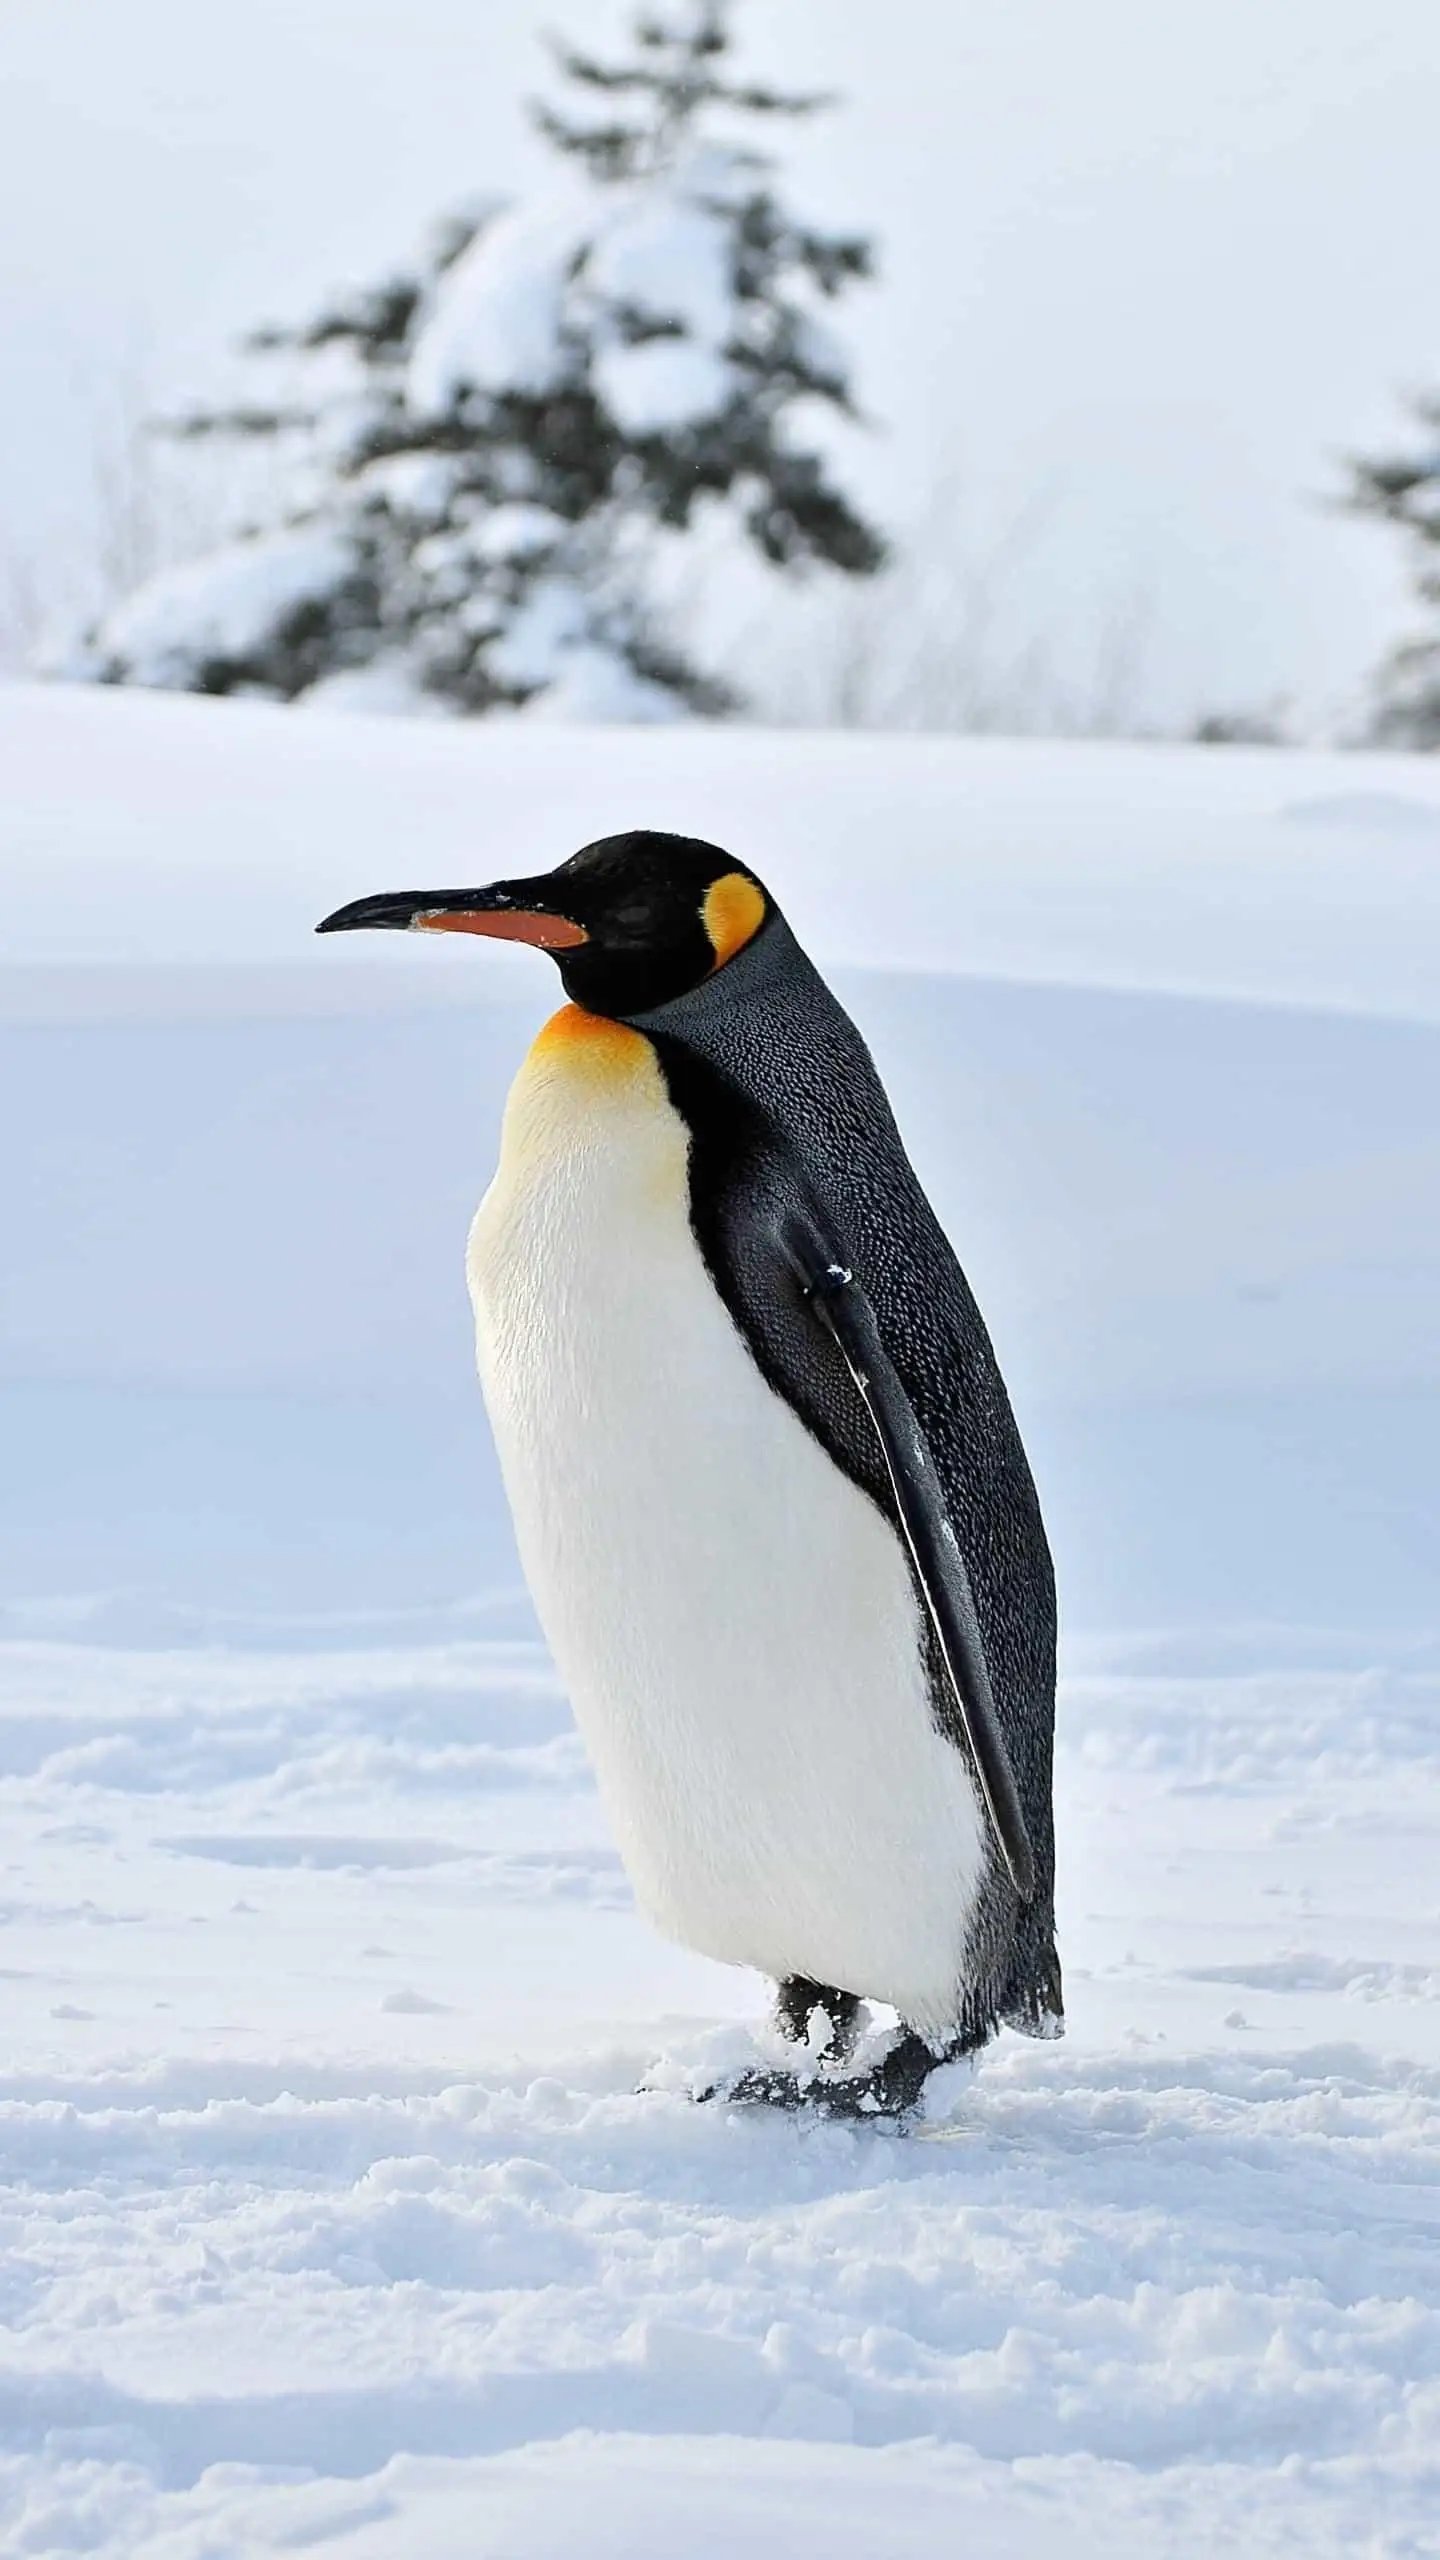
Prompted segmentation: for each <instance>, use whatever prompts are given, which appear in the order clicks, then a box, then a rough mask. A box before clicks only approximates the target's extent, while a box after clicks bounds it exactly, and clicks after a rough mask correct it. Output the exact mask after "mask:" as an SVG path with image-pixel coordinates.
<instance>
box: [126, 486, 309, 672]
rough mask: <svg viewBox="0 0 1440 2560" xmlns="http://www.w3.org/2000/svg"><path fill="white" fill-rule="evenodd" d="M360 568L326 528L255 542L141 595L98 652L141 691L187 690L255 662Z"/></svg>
mask: <svg viewBox="0 0 1440 2560" xmlns="http://www.w3.org/2000/svg"><path fill="white" fill-rule="evenodd" d="M354 565H355V552H354V546H353V544H352V543H350V542H348V541H347V540H345V539H344V538H343V537H342V536H340V535H338V534H335V533H331V532H328V531H326V530H324V529H323V528H320V527H306V526H299V527H296V528H295V529H294V530H292V531H288V532H284V533H267V534H256V535H254V536H252V537H251V538H249V539H247V540H245V541H241V542H232V543H228V544H227V545H226V546H225V547H224V548H223V549H222V550H219V551H214V552H211V553H210V554H208V556H207V557H206V558H205V559H204V560H196V561H189V562H187V563H186V564H185V566H184V567H182V568H178V569H167V570H164V571H162V572H161V574H160V575H159V576H158V577H156V578H152V579H150V580H149V581H148V582H147V584H146V585H144V586H143V587H139V588H137V589H136V591H135V593H134V595H132V596H129V597H127V599H126V601H125V602H124V604H122V605H118V606H117V607H116V609H115V611H114V612H113V613H111V614H109V615H108V616H107V617H106V619H105V620H104V621H103V622H102V623H101V625H100V627H99V630H98V632H97V634H96V646H97V648H98V651H99V654H100V655H101V657H102V658H103V657H106V656H110V655H114V656H116V657H121V658H123V659H124V660H125V662H126V664H127V667H128V669H129V670H130V680H131V681H132V682H133V683H136V684H144V685H154V686H157V687H158V688H160V689H161V690H165V689H167V688H169V689H173V690H175V691H177V692H178V691H183V690H185V689H186V688H187V687H188V686H189V685H190V684H192V683H193V681H194V678H195V675H196V672H197V670H198V669H199V668H201V667H203V666H204V665H205V664H206V663H207V662H208V661H211V660H224V661H227V662H232V663H238V664H243V663H244V662H245V661H246V660H247V659H249V658H251V657H253V656H254V655H255V654H256V652H257V651H258V650H260V649H261V648H262V647H263V645H264V644H265V643H266V642H267V641H268V639H269V638H270V636H271V635H272V634H273V632H274V630H275V628H276V626H277V624H280V625H284V624H285V623H287V622H288V621H290V620H291V619H292V618H293V617H294V616H295V615H297V614H300V613H303V612H304V611H305V610H306V608H307V607H309V606H312V605H314V604H317V603H322V602H324V601H325V600H326V599H327V598H328V597H330V596H333V595H334V594H335V592H336V590H337V589H338V588H340V587H342V586H343V585H344V584H345V582H346V580H347V578H349V577H350V576H351V575H352V574H353V571H354Z"/></svg>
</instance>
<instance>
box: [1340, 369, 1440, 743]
mask: <svg viewBox="0 0 1440 2560" xmlns="http://www.w3.org/2000/svg"><path fill="white" fill-rule="evenodd" d="M1412 409H1413V415H1414V418H1415V422H1416V426H1417V428H1418V430H1419V434H1420V438H1421V442H1420V444H1419V446H1418V449H1417V450H1415V451H1412V452H1410V453H1406V454H1398V453H1396V454H1382V455H1379V456H1378V457H1372V458H1370V459H1368V460H1367V459H1363V458H1362V459H1357V460H1356V461H1354V462H1352V464H1351V467H1350V488H1349V492H1348V495H1347V500H1346V503H1347V505H1348V506H1349V507H1350V508H1351V510H1352V512H1353V513H1355V514H1356V515H1367V516H1378V517H1379V518H1380V519H1381V521H1382V522H1383V523H1385V524H1391V525H1394V526H1395V527H1396V529H1397V530H1398V532H1399V533H1400V534H1401V536H1402V538H1403V540H1404V543H1405V548H1406V552H1407V555H1408V557H1409V562H1410V568H1411V583H1412V585H1413V587H1414V590H1415V594H1416V596H1417V597H1418V599H1419V601H1420V604H1421V606H1422V608H1423V610H1424V612H1425V615H1426V618H1427V622H1428V626H1429V627H1428V628H1427V629H1424V630H1422V631H1419V632H1417V633H1416V635H1415V637H1414V638H1413V639H1411V640H1407V641H1404V642H1403V643H1402V644H1401V646H1400V647H1399V648H1398V649H1396V650H1394V651H1392V653H1391V655H1390V656H1389V657H1388V658H1387V659H1386V660H1385V662H1384V664H1383V666H1381V667H1380V668H1379V669H1378V671H1377V674H1376V677H1375V686H1374V710H1373V714H1372V719H1371V724H1370V726H1371V735H1372V737H1373V738H1375V739H1376V740H1377V741H1378V742H1379V743H1381V744H1383V745H1386V746H1397V747H1421V748H1424V749H1427V750H1428V751H1429V752H1430V753H1431V754H1434V753H1435V752H1436V751H1437V750H1440V398H1437V397H1435V396H1434V395H1433V394H1432V395H1431V396H1430V397H1429V398H1427V399H1419V400H1416V401H1415V402H1414V403H1413V404H1412Z"/></svg>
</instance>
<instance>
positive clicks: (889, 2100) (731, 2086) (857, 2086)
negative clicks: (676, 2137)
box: [696, 2027, 951, 2124]
mask: <svg viewBox="0 0 1440 2560" xmlns="http://www.w3.org/2000/svg"><path fill="white" fill-rule="evenodd" d="M950 2058H951V2057H950V2056H949V2055H948V2054H947V2053H937V2052H936V2051H935V2049H934V2047H933V2046H932V2045H928V2044H927V2043H926V2042H925V2039H924V2037H923V2036H917V2035H916V2034H914V2033H913V2031H912V2030H911V2029H910V2028H908V2027H905V2028H902V2029H901V2030H900V2032H899V2033H898V2034H897V2035H896V2036H895V2037H894V2039H893V2040H892V2042H891V2043H890V2044H889V2046H888V2047H887V2049H886V2051H885V2052H884V2053H883V2054H881V2056H880V2057H879V2059H878V2060H877V2061H876V2063H875V2065H874V2067H873V2069H871V2070H869V2071H863V2072H857V2073H856V2074H855V2075H854V2077H853V2078H850V2079H845V2080H837V2079H833V2078H831V2077H830V2075H829V2074H828V2073H825V2072H821V2071H814V2072H808V2073H800V2072H791V2071H764V2070H750V2071H742V2072H740V2073H739V2074H738V2075H737V2077H736V2078H735V2079H733V2080H717V2081H714V2082H712V2084H711V2086H710V2087H709V2088H708V2089H700V2090H697V2092H696V2096H697V2098H698V2099H699V2101H700V2103H701V2104H702V2105H703V2104H705V2103H706V2102H707V2101H708V2100H711V2099H717V2098H718V2099H722V2100H723V2101H724V2102H725V2103H726V2104H727V2105H729V2106H741V2107H747V2106H748V2107H780V2108H782V2109H784V2110H785V2112H786V2113H787V2114H792V2115H793V2114H797V2113H799V2111H800V2110H801V2109H802V2108H803V2109H806V2110H808V2111H810V2112H812V2113H814V2114H815V2115H820V2116H828V2117H830V2118H832V2119H839V2120H840V2121H841V2122H845V2123H850V2124H874V2123H875V2122H876V2121H877V2120H888V2121H890V2122H892V2123H893V2122H895V2121H897V2120H898V2119H899V2118H901V2117H903V2116H908V2115H909V2114H910V2113H911V2112H912V2110H913V2109H914V2108H915V2107H916V2106H918V2104H919V2102H920V2097H921V2094H922V2092H923V2090H924V2087H925V2083H926V2081H927V2080H928V2079H929V2077H930V2074H931V2072H932V2071H936V2070H938V2069H939V2067H940V2065H941V2063H942V2062H946V2061H948V2060H949V2059H950Z"/></svg>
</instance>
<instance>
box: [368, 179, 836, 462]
mask: <svg viewBox="0 0 1440 2560" xmlns="http://www.w3.org/2000/svg"><path fill="white" fill-rule="evenodd" d="M748 177H749V163H748V162H747V159H746V155H745V154H743V153H741V152H726V151H723V150H719V149H716V148H715V147H713V146H709V147H704V148H697V149H695V150H693V151H691V152H689V153H687V154H685V155H684V156H682V158H681V159H680V160H679V162H678V163H677V166H676V168H675V169H674V171H673V172H672V173H671V175H670V176H669V177H668V178H666V179H665V180H663V181H662V180H659V179H657V178H654V177H651V178H648V179H646V180H645V181H644V182H643V183H641V182H638V181H637V182H635V183H633V184H629V185H624V186H614V187H610V188H607V189H606V190H605V191H604V192H603V194H602V195H601V196H600V198H599V199H598V200H595V199H586V198H584V197H583V196H582V195H581V194H580V193H579V191H578V190H576V189H570V190H561V191H559V192H557V194H556V195H555V196H554V197H553V198H552V199H550V200H548V201H547V202H545V203H542V204H537V205H532V206H526V207H521V208H516V209H515V210H514V211H512V212H509V213H504V214H502V215H500V216H499V218H498V219H497V220H496V221H494V222H492V223H491V224H490V225H489V227H488V228H487V229H485V230H484V231H482V232H481V233H480V234H479V236H478V238H476V239H475V240H473V241H472V242H471V244H470V247H469V248H468V249H467V250H466V251H465V252H464V254H463V255H462V256H461V257H460V258H458V259H457V260H456V262H455V264H454V266H453V267H452V268H451V269H450V270H449V271H448V273H447V274H446V275H445V276H444V277H442V279H441V282H440V284H439V286H438V288H437V291H436V294H435V297H434V302H433V306H432V309H431V311H430V314H429V317H428V319H427V320H426V321H425V323H424V325H423V327H422V329H421V331H420V334H419V337H418V338H417V341H416V344H415V348H414V352H413V354H412V357H411V361H410V368H409V375H408V386H409V396H410V399H411V401H412V402H413V404H414V405H415V407H416V408H417V409H418V410H420V411H421V412H422V413H423V412H443V411H444V410H445V409H447V408H449V407H450V406H451V405H452V404H453V403H454V402H455V401H456V400H459V399H462V398H463V397H464V396H465V395H466V394H467V393H472V392H479V393H482V394H488V395H491V396H495V395H500V394H505V393H517V394H521V395H523V396H525V397H528V398H532V399H534V398H541V397H543V396H544V395H545V394H546V393H547V392H551V391H554V390H556V389H557V388H558V387H559V386H560V384H561V383H562V382H564V381H565V380H566V378H567V376H568V375H569V374H570V373H571V372H572V371H573V370H574V369H575V366H576V362H577V357H578V351H579V350H580V349H581V348H582V347H585V348H588V349H589V350H590V351H591V358H592V362H591V380H592V382H593V384H594V386H595V388H596V390H597V391H598V392H599V394H600V397H601V399H602V401H603V402H604V403H605V404H606V405H607V406H608V407H609V409H610V411H611V413H612V415H613V416H614V418H615V420H616V422H617V424H618V425H619V427H620V428H621V430H622V432H623V433H625V434H627V435H637V436H638V435H650V434H662V433H670V432H673V431H674V430H676V429H677V428H679V427H682V426H684V425H685V424H687V423H688V422H691V421H698V420H700V419H703V418H707V417H710V416H713V415H714V414H715V413H716V412H717V411H718V410H720V409H722V408H723V407H724V406H725V404H726V402H727V400H728V399H729V397H730V395H731V393H732V391H733V389H734V385H735V377H734V373H733V370H732V368H731V366H730V364H729V363H728V362H727V360H726V349H727V347H728V346H729V344H730V341H731V338H732V336H733V335H734V332H735V330H736V328H737V325H738V323H739V318H740V312H739V306H738V305H737V301H736V294H735V278H734V274H733V269H732V249H731V240H730V230H729V226H728V224H727V222H726V221H725V220H724V219H723V218H722V215H721V212H720V207H721V206H722V205H723V204H724V203H725V202H726V201H727V200H733V199H734V197H735V196H736V194H737V193H738V192H739V191H740V189H741V188H742V187H743V185H744V184H745V183H746V182H747V179H748ZM841 371H842V375H843V366H842V368H841Z"/></svg>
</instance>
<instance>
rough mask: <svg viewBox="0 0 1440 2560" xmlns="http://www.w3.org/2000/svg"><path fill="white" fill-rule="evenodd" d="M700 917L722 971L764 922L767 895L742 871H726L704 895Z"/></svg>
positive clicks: (718, 967) (717, 964) (717, 966)
mask: <svg viewBox="0 0 1440 2560" xmlns="http://www.w3.org/2000/svg"><path fill="white" fill-rule="evenodd" d="M700 913H701V917H702V919H703V921H704V926H705V930H706V932H707V933H708V934H709V936H710V947H711V949H712V950H713V952H714V954H715V966H716V968H717V969H723V968H724V966H725V963H726V961H727V960H733V959H734V957H735V954H736V952H737V951H743V950H744V948H745V945H746V943H747V942H749V941H750V940H752V938H753V937H754V935H756V934H757V933H758V932H759V930H760V927H761V926H762V924H763V923H764V921H765V893H764V891H763V889H757V888H756V886H755V883H754V881H753V880H747V879H746V877H745V874H744V872H743V871H727V872H726V873H725V875H724V877H723V879H720V880H713V881H712V882H711V884H710V886H709V888H708V889H707V890H706V892H705V903H704V905H703V906H702V908H701V910H700Z"/></svg>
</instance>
